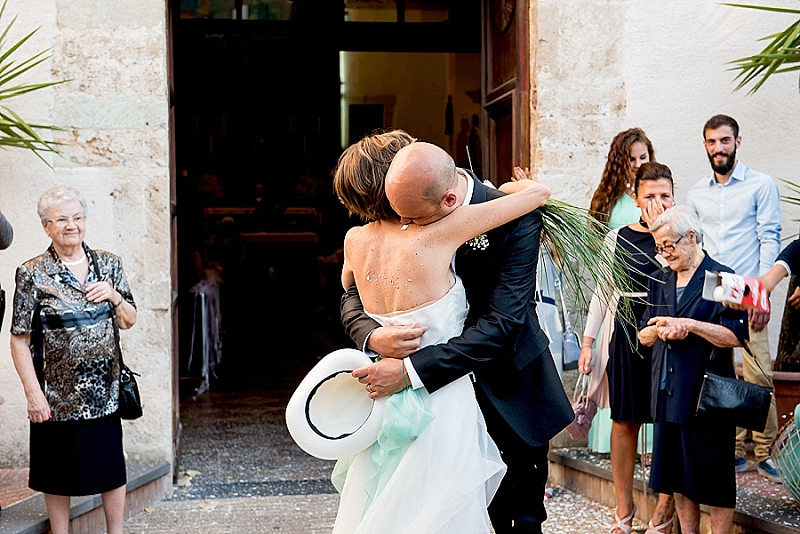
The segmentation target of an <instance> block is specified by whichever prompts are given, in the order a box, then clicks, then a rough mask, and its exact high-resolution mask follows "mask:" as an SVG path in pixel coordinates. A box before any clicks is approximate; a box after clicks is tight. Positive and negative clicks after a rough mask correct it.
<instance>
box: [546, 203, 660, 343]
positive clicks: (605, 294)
mask: <svg viewBox="0 0 800 534" xmlns="http://www.w3.org/2000/svg"><path fill="white" fill-rule="evenodd" d="M540 211H541V212H542V227H543V229H542V243H543V246H547V247H548V248H549V249H550V250H551V252H552V254H553V256H554V258H556V261H557V262H558V264H559V269H560V271H561V273H562V275H563V276H564V279H565V280H564V283H565V285H566V286H567V287H569V288H571V289H572V294H573V303H574V304H573V310H574V311H576V312H577V313H578V314H582V315H585V314H586V313H587V312H588V308H589V301H590V299H591V295H592V293H593V292H595V291H597V292H598V296H599V297H600V298H601V299H603V300H604V301H607V300H608V299H609V298H610V297H611V295H612V294H613V293H614V291H615V289H616V290H617V291H620V292H623V293H631V292H642V291H646V290H647V288H645V287H637V286H636V285H635V282H634V281H633V280H632V279H631V277H630V274H629V273H628V272H627V270H626V266H625V263H626V262H623V261H620V260H621V259H624V257H625V256H628V255H630V253H629V252H628V251H627V250H625V248H624V247H616V249H614V248H611V247H608V246H606V244H605V242H604V241H605V237H606V234H607V233H608V231H609V228H608V226H607V225H605V224H603V223H599V222H598V221H597V220H596V219H595V218H594V217H592V215H591V213H590V212H589V211H588V210H587V209H586V208H581V207H578V206H573V205H572V204H568V203H566V202H562V201H560V200H555V199H552V198H551V199H550V200H548V201H547V203H546V204H545V205H544V206H542V207H541V208H540ZM648 252H649V251H648ZM630 263H633V262H630ZM633 300H636V299H633ZM630 304H631V300H629V299H622V300H621V301H620V303H619V307H618V309H617V319H619V320H620V321H621V322H623V323H627V324H629V325H632V326H634V327H635V328H636V329H637V330H638V326H639V325H638V322H637V320H636V318H635V317H634V315H633V312H632V310H631V307H630ZM629 341H630V342H633V341H634V340H629Z"/></svg>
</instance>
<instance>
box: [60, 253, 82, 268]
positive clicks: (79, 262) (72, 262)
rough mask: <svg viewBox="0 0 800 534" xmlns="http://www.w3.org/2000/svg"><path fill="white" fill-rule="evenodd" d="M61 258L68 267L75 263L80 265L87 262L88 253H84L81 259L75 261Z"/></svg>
mask: <svg viewBox="0 0 800 534" xmlns="http://www.w3.org/2000/svg"><path fill="white" fill-rule="evenodd" d="M59 259H60V260H61V263H63V264H64V265H66V266H67V267H72V266H74V265H80V264H81V263H83V262H85V261H86V255H85V254H84V256H83V257H82V258H81V259H79V260H75V261H65V260H64V258H59Z"/></svg>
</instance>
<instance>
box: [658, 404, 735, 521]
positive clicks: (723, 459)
mask: <svg viewBox="0 0 800 534" xmlns="http://www.w3.org/2000/svg"><path fill="white" fill-rule="evenodd" d="M663 395H664V391H663V390H661V391H660V392H659V398H658V416H657V417H656V421H655V425H654V427H653V463H652V467H651V471H650V487H651V488H652V489H653V491H655V492H657V493H667V494H673V493H679V494H681V495H683V496H684V497H686V498H688V499H689V500H691V501H693V502H696V503H698V504H707V505H709V506H719V507H721V508H734V507H735V506H736V473H735V472H734V469H733V457H734V453H735V451H734V449H735V444H736V427H735V426H733V425H729V424H725V423H720V422H718V421H716V420H713V419H711V418H707V417H703V418H700V417H695V418H693V419H692V420H691V422H689V423H686V424H680V423H669V422H667V421H666V417H665V416H664V414H665V408H664V406H665V405H666V403H665V402H664V399H663Z"/></svg>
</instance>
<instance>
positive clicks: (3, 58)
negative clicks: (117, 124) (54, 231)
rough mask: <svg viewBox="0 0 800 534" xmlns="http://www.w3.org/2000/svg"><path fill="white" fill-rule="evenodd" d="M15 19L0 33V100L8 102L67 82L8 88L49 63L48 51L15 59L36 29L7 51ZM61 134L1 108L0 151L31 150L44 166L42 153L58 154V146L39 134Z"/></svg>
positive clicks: (0, 11) (0, 7)
mask: <svg viewBox="0 0 800 534" xmlns="http://www.w3.org/2000/svg"><path fill="white" fill-rule="evenodd" d="M7 4H8V0H3V3H2V5H0V17H2V15H3V13H5V9H6V5H7ZM16 20H17V19H16V17H14V18H13V19H12V20H11V22H9V23H8V24H7V25H6V26H5V28H3V29H2V31H0V100H3V101H8V100H9V99H11V98H14V97H16V96H20V95H24V94H27V93H31V92H33V91H38V90H40V89H45V88H47V87H52V86H54V85H58V84H60V83H64V82H65V81H66V80H59V81H52V82H41V83H17V85H10V84H11V82H12V81H13V80H15V79H16V78H18V77H19V76H21V75H23V74H25V73H27V72H30V71H31V70H32V69H34V68H36V67H37V66H39V65H41V64H42V63H43V62H45V61H46V60H47V59H49V57H50V56H49V55H48V53H49V52H50V49H45V50H42V51H40V52H38V53H36V54H34V55H33V56H30V57H27V58H25V59H21V60H18V59H16V58H14V55H15V53H18V51H19V49H20V47H22V45H24V44H25V43H26V42H27V41H28V40H29V39H30V38H31V37H32V36H33V35H34V34H35V33H36V32H37V31H38V28H37V29H35V30H33V31H31V32H29V33H27V34H26V35H25V36H23V37H22V38H20V39H19V40H17V41H16V42H15V43H14V44H12V45H11V46H9V47H6V44H7V39H8V35H9V32H10V30H11V27H12V26H13V25H14V23H15V22H16ZM55 130H60V128H56V127H54V126H48V125H43V124H33V123H28V122H27V121H25V120H24V119H23V118H22V117H21V116H20V115H19V114H18V113H16V112H15V111H14V110H12V109H11V108H9V107H8V106H0V148H6V147H12V148H22V149H26V150H30V151H31V152H33V153H34V154H36V156H37V157H38V158H39V159H41V160H42V161H43V162H44V163H45V164H46V165H48V166H50V164H49V163H48V162H47V161H46V160H45V159H44V158H43V157H42V154H41V153H42V152H55V153H57V152H58V149H57V147H58V146H59V145H60V143H57V142H54V141H49V140H46V139H44V138H42V137H41V135H39V133H38V132H41V131H55Z"/></svg>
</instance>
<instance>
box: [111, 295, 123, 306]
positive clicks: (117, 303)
mask: <svg viewBox="0 0 800 534" xmlns="http://www.w3.org/2000/svg"><path fill="white" fill-rule="evenodd" d="M120 304H122V295H120V296H119V300H118V301H117V302H116V303H113V302H112V303H111V305H112V306H114V307H115V308H119V305H120Z"/></svg>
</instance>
